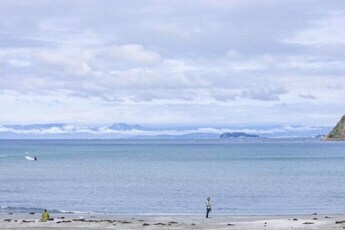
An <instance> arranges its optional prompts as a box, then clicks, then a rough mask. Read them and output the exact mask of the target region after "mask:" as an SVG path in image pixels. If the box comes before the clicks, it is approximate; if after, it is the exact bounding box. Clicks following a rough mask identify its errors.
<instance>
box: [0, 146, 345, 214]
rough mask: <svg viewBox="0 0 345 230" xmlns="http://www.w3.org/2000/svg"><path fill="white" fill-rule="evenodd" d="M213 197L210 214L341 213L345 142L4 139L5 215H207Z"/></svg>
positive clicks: (0, 169) (1, 190)
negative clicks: (207, 203) (208, 200)
mask: <svg viewBox="0 0 345 230" xmlns="http://www.w3.org/2000/svg"><path fill="white" fill-rule="evenodd" d="M25 152H29V155H30V156H36V157H37V158H38V160H37V161H29V160H26V159H25V158H24V156H25V155H26V154H25ZM207 196H211V199H212V206H213V212H212V214H213V215H216V214H230V215H264V214H311V213H314V212H317V213H345V143H344V142H321V141H308V140H295V141H291V140H290V141H283V140H282V141H279V140H276V141H270V140H265V141H255V142H254V141H231V140H0V213H8V212H15V213H16V212H17V213H18V212H23V213H28V212H32V211H33V212H41V211H42V209H43V208H46V209H48V210H51V212H80V213H83V212H85V213H111V214H204V212H205V198H206V197H207Z"/></svg>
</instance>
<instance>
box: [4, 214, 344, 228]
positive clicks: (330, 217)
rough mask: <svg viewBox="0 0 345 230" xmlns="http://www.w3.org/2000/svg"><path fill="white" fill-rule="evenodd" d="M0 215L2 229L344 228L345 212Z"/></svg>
mask: <svg viewBox="0 0 345 230" xmlns="http://www.w3.org/2000/svg"><path fill="white" fill-rule="evenodd" d="M40 217H41V214H40V213H35V214H16V213H14V214H0V229H51V230H54V229H114V228H116V229H238V230H247V229H248V230H249V229H282V230H284V229H286V230H287V229H344V228H345V214H316V213H315V214H311V215H262V216H253V215H248V216H245V215H243V216H232V215H211V216H210V218H209V219H206V218H205V216H204V215H110V214H66V213H59V214H54V213H52V214H51V217H52V218H54V220H51V221H47V222H40Z"/></svg>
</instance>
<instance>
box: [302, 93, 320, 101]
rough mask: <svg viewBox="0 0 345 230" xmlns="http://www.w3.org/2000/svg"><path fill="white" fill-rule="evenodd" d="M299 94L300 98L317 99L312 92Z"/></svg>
mask: <svg viewBox="0 0 345 230" xmlns="http://www.w3.org/2000/svg"><path fill="white" fill-rule="evenodd" d="M299 96H300V97H302V98H305V99H311V100H315V99H317V97H315V96H314V95H312V94H300V95H299Z"/></svg>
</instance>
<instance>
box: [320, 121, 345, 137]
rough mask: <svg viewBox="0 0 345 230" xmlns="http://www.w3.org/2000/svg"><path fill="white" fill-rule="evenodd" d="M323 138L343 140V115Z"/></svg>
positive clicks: (344, 128)
mask: <svg viewBox="0 0 345 230" xmlns="http://www.w3.org/2000/svg"><path fill="white" fill-rule="evenodd" d="M324 140H326V141H327V140H345V115H344V116H343V117H342V118H341V119H340V121H339V122H338V124H337V125H336V126H335V127H334V128H333V130H332V131H331V132H330V133H329V134H328V135H327V136H326V137H325V139H324Z"/></svg>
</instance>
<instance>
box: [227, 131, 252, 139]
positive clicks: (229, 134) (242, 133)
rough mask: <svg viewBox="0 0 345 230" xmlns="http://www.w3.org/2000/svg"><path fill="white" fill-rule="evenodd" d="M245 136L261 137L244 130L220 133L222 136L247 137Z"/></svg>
mask: <svg viewBox="0 0 345 230" xmlns="http://www.w3.org/2000/svg"><path fill="white" fill-rule="evenodd" d="M245 137H259V136H258V135H255V134H247V133H244V132H231V133H223V134H222V135H220V138H245Z"/></svg>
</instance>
